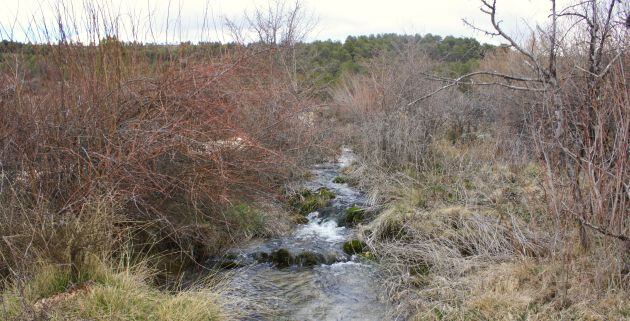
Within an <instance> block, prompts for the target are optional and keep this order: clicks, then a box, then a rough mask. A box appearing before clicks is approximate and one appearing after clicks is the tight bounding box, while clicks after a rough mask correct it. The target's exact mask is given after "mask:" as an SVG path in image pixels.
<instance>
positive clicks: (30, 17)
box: [0, 0, 550, 44]
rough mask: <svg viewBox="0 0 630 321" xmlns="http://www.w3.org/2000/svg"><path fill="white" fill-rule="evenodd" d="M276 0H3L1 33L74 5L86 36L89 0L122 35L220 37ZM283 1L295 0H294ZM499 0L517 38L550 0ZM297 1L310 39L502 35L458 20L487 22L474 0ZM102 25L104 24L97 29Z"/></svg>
mask: <svg viewBox="0 0 630 321" xmlns="http://www.w3.org/2000/svg"><path fill="white" fill-rule="evenodd" d="M273 1H280V0H138V1H134V0H102V1H96V0H94V1H91V0H57V1H54V0H2V1H1V2H2V9H1V10H0V38H4V39H7V38H9V39H13V40H18V41H32V42H41V41H44V38H46V37H45V36H43V35H44V34H45V32H43V31H44V30H46V29H47V30H49V33H53V34H54V31H50V30H55V27H56V22H55V17H56V12H59V11H63V12H66V13H68V12H71V14H67V16H72V17H73V18H72V19H66V21H73V23H74V24H75V25H76V26H74V28H68V29H72V30H79V31H77V32H75V33H74V34H70V35H68V37H71V38H73V39H78V40H79V41H83V42H88V41H89V39H87V38H89V36H87V34H89V32H87V31H85V30H86V28H85V26H86V25H88V24H87V23H86V21H88V20H89V19H87V17H89V16H90V15H87V14H86V10H85V4H86V3H92V4H97V5H96V6H95V7H98V8H97V11H98V12H99V13H98V14H97V15H96V16H99V18H98V19H99V20H101V21H102V20H105V19H106V20H109V21H115V22H116V24H115V25H117V26H118V28H117V29H118V30H117V31H115V32H113V31H109V33H116V34H117V35H118V37H119V38H122V39H124V40H139V41H149V42H158V43H166V42H168V43H178V42H180V41H193V42H197V41H224V42H225V41H230V40H233V39H232V38H231V37H230V33H229V32H227V28H226V26H225V23H224V21H225V18H228V19H230V20H232V21H234V22H236V24H237V25H238V24H242V23H243V22H244V18H243V17H244V14H245V13H246V12H249V13H252V12H253V11H254V10H255V9H256V8H267V7H268V4H269V3H270V2H272V3H273ZM285 2H288V4H289V5H291V4H292V3H293V1H292V0H288V1H285ZM497 2H498V5H497V7H498V14H499V16H500V19H501V20H502V25H503V26H504V28H505V29H506V30H508V31H509V32H510V33H511V34H513V35H515V38H517V39H522V38H525V37H526V36H527V35H528V34H529V31H528V30H529V29H530V28H532V27H534V26H535V25H536V23H540V22H543V21H544V20H545V18H546V17H547V16H548V14H549V12H550V11H549V9H550V6H549V3H550V1H549V0H498V1H497ZM301 3H302V5H303V7H304V13H305V16H306V17H309V21H314V22H315V25H314V28H312V29H311V31H310V33H309V34H308V35H307V38H306V40H307V41H312V40H326V39H332V40H341V41H343V40H344V39H345V38H346V37H347V36H348V35H369V34H377V33H400V34H403V33H404V34H416V33H420V34H426V33H432V34H437V35H441V36H447V35H454V36H467V37H475V38H477V39H479V40H480V41H482V42H488V43H493V44H498V43H499V42H500V41H499V39H497V38H492V37H489V36H486V35H484V34H483V33H481V32H478V31H474V30H473V29H472V28H470V27H467V26H465V25H464V23H463V22H462V19H464V18H465V19H467V20H468V21H470V22H473V23H474V24H475V25H478V26H480V27H487V26H488V18H487V16H486V15H485V14H483V13H482V12H480V11H479V8H480V7H481V3H480V1H479V0H302V1H301ZM103 8H107V9H103ZM59 9H62V10H59ZM76 17H79V18H78V19H77V18H76ZM103 17H106V18H103ZM43 21H46V23H43ZM66 24H69V22H66ZM109 25H112V24H111V23H109ZM167 27H168V28H167ZM102 29H104V28H102ZM166 30H168V32H167V31H166ZM99 33H105V31H104V30H99ZM52 38H55V36H54V35H53V36H52Z"/></svg>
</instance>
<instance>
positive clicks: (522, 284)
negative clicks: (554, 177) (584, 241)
mask: <svg viewBox="0 0 630 321" xmlns="http://www.w3.org/2000/svg"><path fill="white" fill-rule="evenodd" d="M494 146H496V145H494V143H493V142H492V141H491V140H481V141H476V142H472V143H466V144H458V145H452V144H451V143H450V142H444V141H437V142H435V143H433V144H431V147H430V148H431V151H432V154H431V155H432V156H431V157H432V161H431V164H432V166H429V167H427V168H426V170H424V171H422V172H415V171H411V170H408V171H399V172H397V173H393V174H391V173H390V172H386V171H380V172H379V171H375V168H378V167H374V166H373V165H370V164H366V163H363V164H357V165H356V166H355V167H354V170H353V171H352V172H351V173H350V176H351V177H352V178H353V179H354V180H356V181H358V182H359V184H360V185H361V186H362V187H363V188H367V189H368V191H370V195H372V197H373V200H375V201H380V202H382V201H386V202H387V203H386V204H387V205H386V206H385V209H384V210H383V211H382V212H381V213H380V214H379V216H377V217H376V219H375V220H374V221H372V222H371V223H370V224H368V225H366V226H363V227H362V233H363V237H364V240H365V241H366V242H367V243H368V245H369V247H370V251H372V252H373V253H374V254H376V256H377V257H378V258H379V262H380V264H381V266H382V267H383V269H384V270H385V271H387V275H388V282H387V284H388V288H387V289H386V291H387V293H388V295H389V296H390V298H391V299H392V300H393V301H394V302H397V303H398V309H397V313H399V314H400V315H401V316H404V317H408V318H412V319H417V320H565V319H585V320H623V319H624V318H625V319H628V318H629V317H630V315H629V314H628V313H629V312H630V311H628V309H627V306H628V299H627V298H628V294H629V290H630V289H628V287H627V281H628V277H627V276H624V275H623V272H619V271H620V270H621V269H623V266H624V264H625V263H624V258H623V257H621V258H620V257H614V256H613V255H611V254H612V253H619V252H618V249H617V248H613V247H610V246H608V247H607V246H606V243H605V242H602V243H601V244H602V245H601V246H599V247H598V248H597V249H592V250H590V251H588V252H585V251H583V250H581V249H580V248H579V246H577V245H576V246H574V247H558V245H557V243H556V242H557V241H558V240H557V239H555V233H554V232H553V228H552V226H553V222H552V221H550V220H549V216H547V215H546V210H547V207H546V203H545V199H544V192H543V189H542V184H541V180H542V177H541V175H542V173H540V171H541V170H540V166H538V165H536V164H535V163H532V162H522V163H515V162H511V163H508V162H505V161H500V159H498V158H497V157H496V156H495V155H494V151H493V148H494ZM368 168H370V169H371V170H372V171H371V172H370V171H368V170H366V169H368ZM384 187H388V188H384ZM370 188H371V189H370ZM573 239H574V240H577V239H578V235H577V234H576V235H574V236H573ZM576 243H577V242H576Z"/></svg>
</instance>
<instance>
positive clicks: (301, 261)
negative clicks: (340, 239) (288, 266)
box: [294, 251, 326, 267]
mask: <svg viewBox="0 0 630 321" xmlns="http://www.w3.org/2000/svg"><path fill="white" fill-rule="evenodd" d="M294 261H295V264H297V265H299V266H304V267H311V266H315V265H318V264H320V263H324V262H326V258H325V257H324V256H323V255H322V254H319V253H315V252H310V251H304V252H302V253H300V254H298V255H296V256H295V260H294Z"/></svg>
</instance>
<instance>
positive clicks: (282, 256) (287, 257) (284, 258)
mask: <svg viewBox="0 0 630 321" xmlns="http://www.w3.org/2000/svg"><path fill="white" fill-rule="evenodd" d="M270 259H271V263H273V265H274V266H275V267H277V268H285V267H289V266H291V263H292V262H293V257H292V256H291V253H290V252H289V251H288V250H287V249H278V250H275V251H273V252H271V255H270Z"/></svg>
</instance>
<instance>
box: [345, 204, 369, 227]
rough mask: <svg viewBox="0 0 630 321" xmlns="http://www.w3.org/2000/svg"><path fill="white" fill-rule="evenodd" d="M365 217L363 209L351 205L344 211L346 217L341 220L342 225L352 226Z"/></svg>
mask: <svg viewBox="0 0 630 321" xmlns="http://www.w3.org/2000/svg"><path fill="white" fill-rule="evenodd" d="M364 217H365V209H363V208H361V207H358V206H356V205H353V206H352V207H349V208H347V209H346V215H345V217H344V219H343V222H342V223H343V225H345V226H354V225H356V224H358V223H360V222H362V221H363V219H364Z"/></svg>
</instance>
